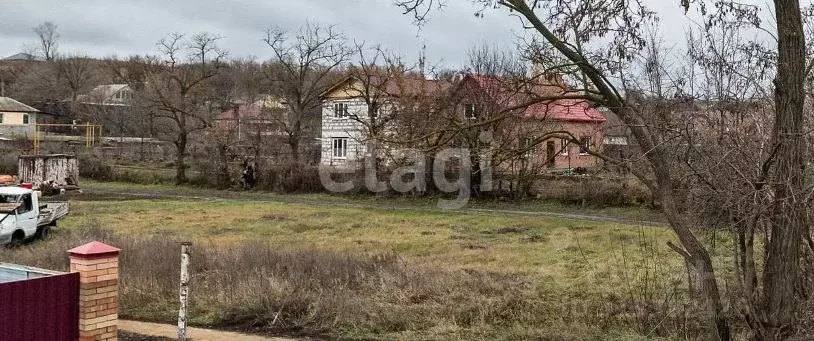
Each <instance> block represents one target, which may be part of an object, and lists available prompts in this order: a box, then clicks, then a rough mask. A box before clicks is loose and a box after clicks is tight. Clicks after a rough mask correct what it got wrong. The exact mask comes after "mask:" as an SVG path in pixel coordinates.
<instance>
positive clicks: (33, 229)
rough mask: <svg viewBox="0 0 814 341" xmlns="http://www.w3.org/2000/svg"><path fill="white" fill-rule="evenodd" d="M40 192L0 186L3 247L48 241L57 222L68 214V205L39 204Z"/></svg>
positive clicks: (0, 220)
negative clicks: (26, 241)
mask: <svg viewBox="0 0 814 341" xmlns="http://www.w3.org/2000/svg"><path fill="white" fill-rule="evenodd" d="M39 199H40V198H39V192H38V191H34V190H31V189H28V188H23V187H11V186H9V187H0V245H3V244H11V245H19V244H20V243H22V242H23V241H25V240H26V239H30V238H34V237H40V238H42V239H47V238H48V237H50V235H51V228H52V227H54V226H56V224H57V220H59V219H61V218H62V217H64V216H66V215H68V210H69V206H68V203H67V202H40V201H39Z"/></svg>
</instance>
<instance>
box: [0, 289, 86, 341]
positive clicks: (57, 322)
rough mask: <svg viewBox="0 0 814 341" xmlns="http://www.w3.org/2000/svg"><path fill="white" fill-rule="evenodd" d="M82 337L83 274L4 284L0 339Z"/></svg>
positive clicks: (45, 340) (40, 340) (56, 340)
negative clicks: (81, 294)
mask: <svg viewBox="0 0 814 341" xmlns="http://www.w3.org/2000/svg"><path fill="white" fill-rule="evenodd" d="M78 339H79V273H69V274H63V275H54V276H47V277H42V278H36V279H29V280H24V281H16V282H6V283H0V340H3V341H76V340H78Z"/></svg>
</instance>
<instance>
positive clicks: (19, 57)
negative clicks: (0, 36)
mask: <svg viewBox="0 0 814 341" xmlns="http://www.w3.org/2000/svg"><path fill="white" fill-rule="evenodd" d="M3 60H40V58H39V57H37V56H35V55H33V54H28V53H25V52H20V53H17V54H14V55H11V56H8V57H6V58H3Z"/></svg>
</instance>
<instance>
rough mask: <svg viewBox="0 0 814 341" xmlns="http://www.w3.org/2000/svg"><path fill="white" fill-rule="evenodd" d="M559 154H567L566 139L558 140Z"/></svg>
mask: <svg viewBox="0 0 814 341" xmlns="http://www.w3.org/2000/svg"><path fill="white" fill-rule="evenodd" d="M560 155H568V140H566V139H561V140H560Z"/></svg>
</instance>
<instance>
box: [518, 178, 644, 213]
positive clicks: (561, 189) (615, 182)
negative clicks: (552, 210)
mask: <svg viewBox="0 0 814 341" xmlns="http://www.w3.org/2000/svg"><path fill="white" fill-rule="evenodd" d="M532 191H533V193H534V194H535V195H536V196H537V198H538V199H547V200H558V201H562V202H564V203H569V204H579V205H586V204H587V205H594V206H629V205H641V204H646V203H649V202H650V193H649V191H648V190H647V188H645V187H644V185H642V184H641V183H639V182H638V181H636V180H631V179H610V178H601V177H596V176H592V177H548V178H545V179H541V180H539V181H537V182H535V185H534V188H533V189H532Z"/></svg>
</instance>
